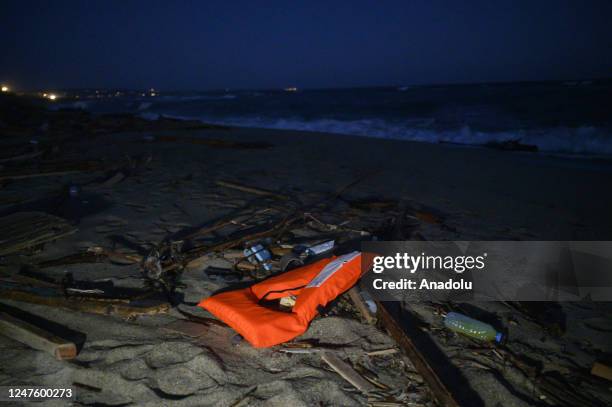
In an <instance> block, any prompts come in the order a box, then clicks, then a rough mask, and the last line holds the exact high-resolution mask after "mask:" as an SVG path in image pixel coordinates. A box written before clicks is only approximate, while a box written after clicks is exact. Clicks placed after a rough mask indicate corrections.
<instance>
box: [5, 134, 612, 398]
mask: <svg viewBox="0 0 612 407" xmlns="http://www.w3.org/2000/svg"><path fill="white" fill-rule="evenodd" d="M31 137H36V139H37V141H38V143H39V146H40V148H43V147H44V148H50V149H51V150H50V151H51V152H50V153H49V154H50V157H52V159H53V160H55V161H64V162H69V161H75V160H91V161H96V162H104V163H107V164H109V167H107V168H114V169H107V170H106V171H97V172H95V171H94V172H75V173H72V174H67V175H58V176H48V177H35V178H34V177H33V178H24V179H13V180H5V181H3V184H2V185H1V186H0V202H1V206H0V213H1V214H2V215H8V214H10V213H13V212H16V211H42V212H51V213H53V214H55V215H58V216H61V217H63V218H66V219H69V220H70V221H71V222H72V223H73V224H74V225H76V227H77V228H78V231H76V232H75V233H73V234H71V235H68V236H65V237H62V238H60V239H58V240H56V241H53V242H49V243H47V244H45V245H44V246H43V247H37V248H35V249H34V250H30V251H26V252H24V251H20V252H17V253H12V254H10V255H7V256H4V257H2V263H0V272H1V273H2V276H3V279H5V280H10V279H11V278H13V277H14V276H15V275H16V274H18V272H19V270H20V269H22V267H23V266H24V265H36V264H41V262H44V261H46V260H51V259H58V258H62V256H67V255H71V254H74V253H79V252H83V251H84V250H86V249H87V248H91V247H104V248H109V249H112V250H115V251H117V252H120V253H123V254H131V255H137V254H138V250H136V249H134V247H138V246H140V247H141V248H144V249H147V248H150V247H153V246H154V245H156V244H159V243H160V242H162V241H164V239H167V238H168V237H169V236H174V235H175V234H177V233H178V234H179V235H180V233H181V232H182V231H185V230H191V229H193V228H198V227H202V226H204V225H210V224H214V222H216V221H218V220H219V219H223V218H225V217H227V216H228V215H230V214H232V213H234V212H240V211H243V210H245V208H246V209H249V208H250V209H252V210H261V209H262V208H264V209H265V208H266V205H269V206H273V204H272V203H271V202H274V200H271V201H266V200H265V199H264V201H263V202H262V197H258V196H254V195H252V194H249V193H247V192H241V191H237V190H233V189H229V188H224V187H222V186H219V185H218V184H217V181H227V182H234V183H238V184H241V185H248V186H251V187H255V188H262V189H266V190H270V191H274V192H275V193H278V194H283V195H287V196H291V197H295V199H297V200H298V201H300V202H302V203H305V204H306V203H312V202H318V201H320V200H321V199H322V198H325V197H328V196H330V195H332V196H333V195H334V193H336V192H338V191H340V193H339V194H338V197H337V199H334V200H333V202H332V203H331V204H329V205H327V206H326V208H325V209H324V210H321V208H320V207H319V208H317V207H315V208H314V209H313V210H312V212H310V211H309V213H310V214H311V215H312V216H313V218H315V219H316V220H317V221H319V222H320V223H321V225H324V226H325V227H329V226H330V225H336V226H337V229H336V232H338V230H340V232H342V231H345V230H346V231H347V232H346V233H349V231H350V233H355V231H359V232H360V233H361V232H367V234H371V235H375V234H376V233H377V230H379V229H380V228H381V226H382V225H384V223H385V221H386V219H387V218H388V217H389V216H391V215H392V214H393V213H395V212H394V209H389V208H395V205H397V204H402V205H407V206H408V207H410V208H412V210H414V211H415V212H414V213H416V214H419V215H418V216H417V217H416V219H417V220H418V225H416V226H414V228H413V229H411V232H410V236H406V238H416V237H418V238H420V239H426V240H566V239H567V240H569V239H572V240H606V239H608V240H610V239H611V238H612V227H611V226H612V212H611V211H610V208H612V190H611V189H610V188H609V186H610V180H611V179H612V163H610V162H606V161H595V160H588V159H567V158H562V157H554V156H545V155H541V154H536V153H526V152H525V153H523V152H508V151H499V150H493V149H485V148H470V147H457V146H452V145H442V144H426V143H416V142H407V141H393V140H380V139H370V138H366V137H351V136H341V135H331V134H322V133H307V132H295V131H279V130H262V129H251V128H225V129H223V128H218V129H192V130H185V129H182V130H160V131H155V130H151V131H144V132H143V131H139V132H129V131H128V132H108V133H102V134H93V133H91V132H89V133H88V132H85V131H77V132H74V133H63V134H62V135H60V134H52V133H49V132H47V133H45V132H39V131H32V132H31V134H29V135H28V136H27V137H17V136H12V137H11V136H7V137H3V138H2V140H0V142H1V143H3V145H4V146H5V147H6V150H5V151H9V149H8V147H7V146H9V145H10V146H11V148H13V147H15V146H16V145H17V146H18V145H23V146H25V145H27V143H28V140H30V138H31ZM194 140H223V141H224V142H226V145H213V144H210V143H208V144H205V143H204V144H203V143H200V142H197V141H194ZM232 143H237V144H232ZM240 143H247V144H248V143H261V144H259V146H260V147H261V146H263V148H252V146H251V147H248V146H247V145H246V144H245V145H243V146H242V147H236V145H240ZM5 147H2V149H4V148H5ZM53 147H57V148H55V149H54V148H53ZM128 162H132V163H136V164H134V165H133V166H132V168H133V171H132V172H131V173H129V174H128V173H126V172H125V170H124V175H125V177H124V178H123V179H121V180H120V181H119V182H116V183H115V182H112V183H111V182H109V179H111V178H112V177H113V175H114V174H115V172H116V171H117V170H116V168H121V166H122V165H125V164H126V163H128ZM3 165H4V168H2V169H1V170H0V173H2V172H7V171H9V170H12V169H13V168H14V167H12V166H7V165H6V164H3ZM113 166H114V167H113ZM70 185H73V186H77V187H78V192H77V193H76V197H74V199H67V200H63V201H59V202H61V203H60V204H58V205H55V206H51V205H50V204H49V198H50V197H57V196H67V194H68V187H69V186H70ZM347 185H350V188H346V189H344V190H342V188H343V187H344V186H347ZM52 202H57V201H53V200H52ZM75 202H76V203H75ZM363 202H366V203H367V202H370V203H371V202H379V203H382V204H380V205H379V206H376V205H373V206H370V209H363V208H360V207H359V205H358V204H359V203H363ZM282 205H283V204H282V202H281V204H280V206H281V207H282ZM372 208H373V209H372ZM338 225H340V226H338ZM328 231H329V230H328ZM298 232H299V233H298ZM319 232H320V231H319ZM224 233H229V232H224V231H220V232H219V233H218V234H216V235H211V236H208V237H204V238H203V239H202V240H201V241H199V243H200V244H212V243H214V242H217V241H223V240H224V238H226V237H227V236H228V235H224ZM299 236H302V237H306V238H307V237H308V236H313V231H312V229H310V230H309V229H308V228H307V227H302V228H301V229H300V230H298V231H297V232H295V231H294V232H293V235H292V237H293V238H296V237H299ZM126 241H128V242H131V243H132V245H131V246H130V245H128V244H126ZM236 249H241V248H240V247H237V248H234V253H235V252H236ZM230 252H231V251H230ZM230 254H231V253H230ZM234 263H235V262H234V261H233V260H232V258H231V256H228V252H227V251H225V252H206V253H204V254H203V257H201V258H200V259H199V261H198V262H196V263H193V264H191V266H190V267H188V268H187V269H186V270H185V271H184V273H183V275H182V278H181V281H180V283H181V284H180V288H179V291H180V292H182V293H183V294H184V301H185V304H182V305H179V306H178V307H176V308H170V309H169V310H168V311H166V312H162V313H159V314H155V315H141V316H136V317H132V318H127V319H126V318H122V317H120V316H117V315H98V314H91V313H85V312H80V311H75V310H70V309H66V308H61V307H50V306H44V305H36V304H28V303H24V302H19V301H8V300H7V301H4V302H5V303H6V304H9V305H13V306H19V308H21V309H24V310H26V311H29V312H31V313H34V314H36V315H40V316H44V317H45V318H48V319H50V320H52V321H55V322H58V323H60V324H63V325H65V326H67V327H69V328H70V329H73V330H76V331H79V332H83V333H85V334H86V336H87V339H86V341H85V344H84V346H83V348H82V349H81V350H80V352H79V354H78V356H77V357H76V358H75V359H73V360H68V361H58V360H55V358H54V357H53V356H51V355H48V354H46V353H43V352H40V351H36V350H33V349H31V348H29V347H27V346H25V345H22V344H19V343H17V342H14V341H12V340H10V339H8V338H5V337H0V354H1V355H2V356H1V357H0V358H1V365H2V367H1V368H0V385H15V384H36V385H47V386H73V387H75V388H76V389H77V398H76V401H75V405H105V406H119V405H181V406H204V405H211V406H212V405H215V406H222V405H223V406H237V405H265V406H287V405H291V406H299V405H304V406H311V405H366V404H368V402H370V403H372V405H377V404H374V403H375V402H383V401H384V400H391V399H393V400H394V401H393V402H395V403H398V404H389V405H402V404H404V405H435V402H434V399H433V397H432V395H431V393H430V391H429V390H428V388H427V386H426V385H425V384H424V383H423V378H422V377H421V376H420V375H419V374H418V373H417V372H416V370H415V368H414V366H413V364H412V363H411V362H410V360H409V358H408V357H406V356H405V355H403V354H402V353H401V352H399V351H398V352H395V350H397V349H398V348H397V344H396V343H395V342H394V341H393V340H392V339H391V338H390V337H389V336H388V334H387V333H386V332H384V330H382V329H381V328H380V327H377V326H375V325H369V324H366V323H365V322H364V321H362V320H361V319H360V317H359V314H358V313H356V312H355V310H354V308H353V306H352V304H351V302H350V301H349V299H348V298H347V297H346V295H345V296H343V297H342V298H341V300H340V302H339V303H338V304H337V305H336V307H334V308H333V309H332V311H331V312H330V315H328V316H325V317H318V318H317V319H315V321H313V323H312V325H311V327H310V329H309V330H308V331H307V333H306V334H305V335H303V336H302V337H300V338H298V339H299V340H301V341H304V340H306V341H308V340H310V341H318V342H319V343H326V344H334V345H338V349H337V350H335V351H334V352H336V353H337V354H338V355H339V356H340V357H341V358H342V359H344V360H345V361H349V362H350V363H351V364H352V365H353V366H355V367H359V369H361V370H359V371H361V372H363V374H366V372H369V373H368V374H369V375H371V376H373V377H375V378H376V380H377V381H378V382H379V383H382V385H381V386H378V387H377V389H378V390H379V391H381V392H382V393H384V394H385V395H384V396H380V397H378V398H375V397H373V396H367V395H364V394H362V393H360V392H359V391H358V390H356V389H355V388H353V387H352V386H351V385H350V384H349V383H348V382H347V381H345V380H344V379H343V378H342V377H340V376H339V375H338V374H337V373H335V372H334V371H332V370H330V369H329V368H328V367H327V365H326V364H325V363H324V362H322V360H321V355H320V353H318V352H311V353H303V354H301V353H297V354H293V353H286V352H284V351H283V349H282V348H281V347H274V348H271V349H263V350H258V349H254V348H252V347H251V346H250V345H249V344H248V343H246V342H245V341H242V342H240V341H235V340H233V338H234V335H235V333H234V332H233V330H231V329H230V328H229V327H224V326H218V325H214V324H213V325H204V324H198V323H195V322H188V321H187V319H186V318H185V314H184V313H188V314H190V315H195V316H200V317H210V315H209V314H207V313H206V312H205V311H204V310H202V309H200V308H198V307H195V306H193V303H195V302H198V301H200V300H201V299H203V298H206V297H208V296H210V295H211V294H212V293H214V292H216V291H217V290H219V289H222V288H225V287H227V286H230V285H231V284H234V283H236V281H233V282H232V281H229V280H228V279H224V278H213V276H211V275H210V274H207V272H206V271H205V270H206V269H207V268H208V267H216V268H222V269H227V270H231V269H232V268H233V267H234V266H235V264H234ZM43 271H44V273H46V274H48V275H50V276H55V277H58V278H59V277H61V276H62V275H64V273H66V272H68V271H69V272H72V274H73V276H74V278H75V279H77V280H88V281H99V280H111V281H113V282H114V284H115V285H117V286H125V287H141V286H142V285H143V281H142V274H141V267H140V264H138V263H135V264H118V262H113V261H105V262H104V261H103V262H99V263H87V264H78V263H76V264H65V265H57V266H50V267H45V268H44V269H43ZM239 280H240V281H241V282H243V283H247V284H248V283H250V282H252V281H254V280H253V278H252V277H251V276H249V274H248V273H244V274H243V275H242V277H240V278H239ZM476 305H477V304H476ZM410 307H411V308H412V311H413V312H414V313H415V315H418V316H419V318H420V319H421V320H422V323H423V324H424V326H425V327H426V328H424V332H426V333H427V335H430V336H431V338H433V340H434V342H436V343H437V344H438V346H439V347H440V348H441V349H443V351H444V352H445V354H446V355H447V357H448V358H449V360H450V361H451V363H452V364H453V365H454V366H455V367H456V368H457V369H459V371H460V372H461V375H462V376H463V377H464V380H466V382H467V383H468V387H469V388H471V390H472V391H473V392H475V393H477V396H474V394H473V393H470V392H469V391H467V390H466V393H469V394H468V395H467V396H465V395H464V396H460V397H467V398H468V399H469V397H474V398H472V399H470V400H471V401H473V404H471V402H470V404H465V405H486V406H498V405H504V406H520V405H547V404H552V405H554V404H555V401H554V399H551V396H550V393H551V390H550V389H549V390H548V391H549V393H547V392H546V390H545V389H544V388H540V387H538V384H537V383H538V382H537V380H535V379H534V378H533V377H529V376H528V375H526V374H525V373H524V372H523V371H521V370H520V369H518V368H516V366H514V365H512V364H511V363H509V362H508V361H507V359H506V356H507V355H508V354H513V355H521V356H525V357H526V358H528V359H529V360H534V361H536V362H537V364H538V365H539V366H541V370H540V374H541V373H542V372H555V375H557V376H559V377H560V380H561V381H560V383H566V381H567V382H569V381H571V380H572V378H575V377H576V376H577V375H579V376H580V377H583V378H584V376H585V375H586V376H588V370H589V369H590V366H591V364H592V363H593V362H594V361H595V360H596V359H597V358H598V357H599V356H601V355H604V354H609V352H611V351H612V349H611V348H610V345H611V344H612V341H610V330H609V325H606V323H603V322H601V321H606V320H607V321H609V318H610V315H611V314H610V310H609V309H607V308H606V307H604V305H603V304H594V303H584V304H563V305H562V307H563V309H564V312H565V313H566V314H567V327H566V330H565V332H564V333H563V334H562V335H553V334H552V333H551V332H549V331H547V330H546V329H545V328H544V327H543V326H542V325H541V322H539V321H537V320H535V319H530V318H528V317H526V316H524V315H522V314H521V313H519V312H517V311H516V310H515V309H512V308H508V307H507V306H506V305H504V304H494V305H491V304H487V305H486V306H485V307H486V308H487V310H488V311H489V312H493V313H496V314H497V315H498V316H499V317H500V318H501V319H502V320H503V321H505V322H506V323H507V324H508V326H509V328H510V338H511V340H510V341H509V343H508V345H507V349H509V350H505V351H504V352H505V353H503V354H498V355H497V356H496V355H495V351H494V349H492V348H487V347H482V346H481V345H479V344H477V343H474V342H473V341H470V340H468V339H465V338H461V337H457V336H449V334H448V333H445V332H444V330H441V329H440V326H441V317H440V314H439V311H440V309H439V307H437V306H436V305H435V304H426V303H422V304H414V305H410ZM586 320H588V321H591V322H592V323H590V324H585V323H584V321H586ZM509 321H513V322H512V323H510V322H509ZM602 323H603V326H602V325H601V324H602ZM387 349H393V350H394V351H392V352H394V353H390V354H384V355H370V354H369V352H373V351H378V350H387ZM542 366H543V367H542ZM557 376H555V377H557ZM587 379H588V378H587ZM587 379H584V380H587ZM589 383H590V382H589ZM560 386H569V385H560ZM598 386H599V387H598ZM598 386H596V385H588V386H584V387H583V388H581V389H580V393H577V394H576V396H575V397H576V398H577V399H579V401H580V403H583V404H584V405H587V404H588V403H590V402H593V403H595V402H594V401H593V400H598V401H597V402H601V404H602V405H604V404H606V402H608V403H609V402H610V398H609V396H610V394H609V393H607V395H606V394H605V391H602V390H601V388H602V387H601V383H599V384H598ZM572 388H574V389H575V390H576V391H578V389H577V388H576V387H572ZM603 389H604V390H605V387H603ZM552 392H553V393H554V391H552ZM547 394H548V395H547ZM580 397H584V398H580ZM606 397H607V399H606ZM464 400H465V399H464ZM576 403H578V402H576ZM48 405H63V403H62V402H59V401H58V402H57V403H55V404H54V403H53V402H48ZM378 405H385V404H378ZM575 405H578V404H575ZM591 405H596V404H591Z"/></svg>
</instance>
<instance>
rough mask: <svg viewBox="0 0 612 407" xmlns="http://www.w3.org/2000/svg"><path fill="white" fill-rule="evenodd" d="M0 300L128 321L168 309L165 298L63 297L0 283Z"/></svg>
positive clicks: (58, 293)
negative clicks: (117, 317)
mask: <svg viewBox="0 0 612 407" xmlns="http://www.w3.org/2000/svg"><path fill="white" fill-rule="evenodd" d="M0 297H2V298H3V299H7V300H13V301H21V302H27V303H31V304H41V305H48V306H52V307H61V308H67V309H72V310H76V311H82V312H89V313H93V314H103V315H118V316H121V317H124V318H131V317H134V316H138V315H155V314H160V313H165V312H167V311H168V310H169V309H170V304H169V303H168V302H167V300H166V298H162V297H161V296H159V295H157V296H150V297H148V298H140V299H136V300H129V299H106V298H88V297H85V296H81V297H78V296H70V297H66V296H65V295H64V294H63V293H62V292H61V291H60V290H56V289H53V288H49V287H45V288H36V287H23V286H19V285H17V284H0Z"/></svg>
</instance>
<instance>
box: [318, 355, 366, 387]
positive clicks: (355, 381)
mask: <svg viewBox="0 0 612 407" xmlns="http://www.w3.org/2000/svg"><path fill="white" fill-rule="evenodd" d="M321 359H323V361H324V362H325V363H327V364H328V365H329V367H331V368H332V369H334V371H335V372H336V373H338V374H339V375H340V376H342V377H343V378H344V379H345V380H346V381H347V382H349V383H350V384H352V385H353V386H354V387H355V388H356V389H357V390H359V391H360V392H362V393H369V392H371V391H372V390H374V389H375V388H376V387H375V386H374V385H373V384H372V383H370V382H369V381H367V380H366V379H364V378H363V377H362V376H361V375H360V374H359V373H357V371H356V370H355V369H353V368H352V367H351V366H349V365H348V364H347V363H346V362H344V361H343V360H342V359H340V358H339V357H338V356H336V355H334V354H333V353H330V352H324V353H323V354H322V355H321Z"/></svg>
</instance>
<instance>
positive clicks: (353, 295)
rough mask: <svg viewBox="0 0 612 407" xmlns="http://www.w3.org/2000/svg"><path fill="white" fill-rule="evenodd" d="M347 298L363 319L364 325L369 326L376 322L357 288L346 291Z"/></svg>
mask: <svg viewBox="0 0 612 407" xmlns="http://www.w3.org/2000/svg"><path fill="white" fill-rule="evenodd" d="M348 296H349V298H350V299H351V301H352V302H353V304H354V305H355V308H357V311H359V313H360V314H361V316H362V317H363V319H364V320H365V321H366V323H368V324H370V325H371V324H373V323H374V322H376V318H374V316H373V315H372V314H371V313H370V309H369V308H368V306H367V304H366V303H365V301H364V300H363V298H362V297H361V294H360V293H359V289H358V288H357V286H354V287H353V288H351V289H350V290H348Z"/></svg>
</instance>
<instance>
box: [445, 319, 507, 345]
mask: <svg viewBox="0 0 612 407" xmlns="http://www.w3.org/2000/svg"><path fill="white" fill-rule="evenodd" d="M444 326H446V327H447V328H448V329H450V330H451V331H455V332H458V333H460V334H463V335H466V336H469V337H470V338H474V339H479V340H481V341H487V342H493V341H495V342H497V343H501V341H502V340H503V338H504V335H503V334H502V333H501V332H497V331H496V330H495V328H493V327H492V326H491V325H489V324H485V323H484V322H481V321H478V320H477V319H474V318H470V317H468V316H465V315H463V314H459V313H458V312H449V313H448V314H446V318H444Z"/></svg>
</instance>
